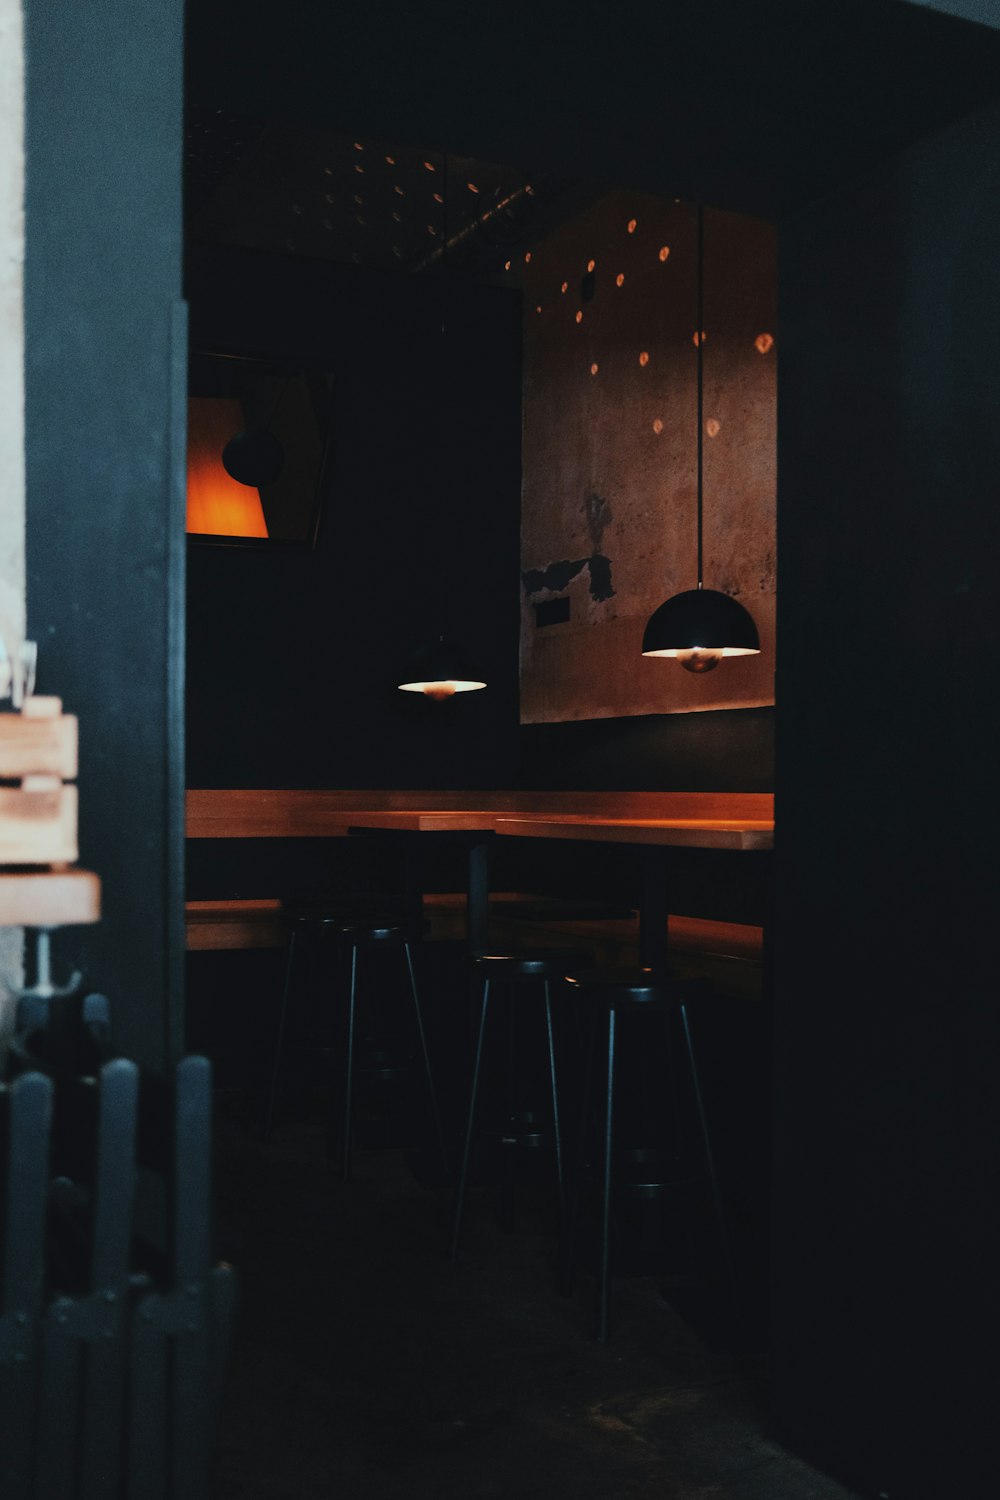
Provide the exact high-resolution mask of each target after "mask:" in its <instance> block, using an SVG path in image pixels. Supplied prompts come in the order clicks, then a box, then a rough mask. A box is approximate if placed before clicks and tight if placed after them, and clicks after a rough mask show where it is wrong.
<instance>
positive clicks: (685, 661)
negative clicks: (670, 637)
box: [677, 646, 723, 672]
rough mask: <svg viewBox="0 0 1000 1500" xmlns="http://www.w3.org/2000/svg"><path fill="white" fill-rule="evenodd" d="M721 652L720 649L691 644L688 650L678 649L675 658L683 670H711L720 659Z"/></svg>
mask: <svg viewBox="0 0 1000 1500" xmlns="http://www.w3.org/2000/svg"><path fill="white" fill-rule="evenodd" d="M722 654H723V653H722V651H721V650H710V649H708V648H706V647H705V646H692V647H691V649H690V650H689V651H678V653H677V660H678V661H679V662H680V664H681V666H682V667H683V668H684V670H685V672H712V671H714V670H715V668H716V667H717V666H718V665H719V662H720V661H721V660H722Z"/></svg>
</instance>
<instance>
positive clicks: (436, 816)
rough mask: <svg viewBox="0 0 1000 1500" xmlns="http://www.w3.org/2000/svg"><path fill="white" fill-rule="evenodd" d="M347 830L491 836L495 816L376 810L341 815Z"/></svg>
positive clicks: (473, 811) (479, 811)
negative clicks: (363, 829)
mask: <svg viewBox="0 0 1000 1500" xmlns="http://www.w3.org/2000/svg"><path fill="white" fill-rule="evenodd" d="M342 816H343V818H344V822H345V826H346V827H348V828H372V829H382V830H383V831H384V832H392V831H393V830H394V829H396V830H399V831H400V832H402V833H491V832H492V831H493V829H494V827H495V825H496V822H497V814H496V813H495V812H491V811H490V810H489V809H488V808H472V807H466V808H447V807H405V808H381V809H380V808H376V809H372V810H370V811H367V812H366V811H364V810H361V811H358V812H345V813H343V814H342Z"/></svg>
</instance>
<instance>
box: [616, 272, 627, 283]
mask: <svg viewBox="0 0 1000 1500" xmlns="http://www.w3.org/2000/svg"><path fill="white" fill-rule="evenodd" d="M624 285H625V272H624V271H619V272H618V275H617V276H616V277H615V286H624Z"/></svg>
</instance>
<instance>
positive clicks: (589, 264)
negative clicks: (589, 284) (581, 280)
mask: <svg viewBox="0 0 1000 1500" xmlns="http://www.w3.org/2000/svg"><path fill="white" fill-rule="evenodd" d="M596 265H597V261H596V260H588V262H587V270H588V271H592V270H593V269H594V267H595V266H596Z"/></svg>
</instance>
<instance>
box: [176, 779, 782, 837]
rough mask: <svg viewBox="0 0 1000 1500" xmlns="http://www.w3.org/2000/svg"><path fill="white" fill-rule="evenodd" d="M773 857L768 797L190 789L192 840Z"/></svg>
mask: <svg viewBox="0 0 1000 1500" xmlns="http://www.w3.org/2000/svg"><path fill="white" fill-rule="evenodd" d="M364 828H370V829H382V830H385V831H399V832H407V833H411V832H412V833H456V832H467V833H485V832H491V831H495V832H496V833H497V834H500V835H508V836H512V837H521V838H568V839H600V840H607V841H611V842H616V843H636V844H674V845H683V844H688V845H692V846H698V847H701V848H715V849H769V848H771V846H772V842H773V836H774V801H773V797H772V796H771V794H770V793H766V792H512V791H485V792H474V791H473V792H426V791H414V792H407V791H363V790H361V791H358V790H353V791H338V790H316V791H309V790H302V791H299V790H283V789H262V790H249V789H247V790H244V789H235V790H218V791H216V790H211V789H206V790H193V791H189V792H188V794H187V836H188V838H226V839H233V838H236V839H242V838H342V837H346V836H347V835H348V834H349V833H350V831H351V830H352V829H364Z"/></svg>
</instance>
